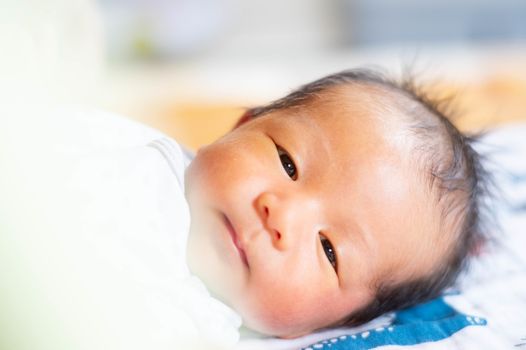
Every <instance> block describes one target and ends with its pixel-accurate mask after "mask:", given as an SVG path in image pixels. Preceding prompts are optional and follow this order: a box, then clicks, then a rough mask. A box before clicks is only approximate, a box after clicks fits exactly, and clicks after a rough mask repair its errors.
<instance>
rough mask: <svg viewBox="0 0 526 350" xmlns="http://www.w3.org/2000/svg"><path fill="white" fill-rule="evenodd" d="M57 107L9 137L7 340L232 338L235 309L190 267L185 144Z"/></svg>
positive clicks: (35, 344)
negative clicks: (13, 169)
mask: <svg viewBox="0 0 526 350" xmlns="http://www.w3.org/2000/svg"><path fill="white" fill-rule="evenodd" d="M61 114H63V115H64V116H65V117H61V118H60V119H56V118H52V119H46V123H42V124H40V126H41V127H42V128H41V129H37V130H38V131H36V130H34V131H36V132H35V133H34V134H32V133H31V132H24V133H20V134H16V133H14V134H13V133H11V134H10V136H11V138H12V140H11V142H10V143H9V144H8V145H7V147H8V150H9V154H8V156H10V157H8V158H10V159H8V160H11V162H9V163H5V164H4V165H5V166H7V167H17V165H16V164H15V163H18V169H17V171H16V172H13V176H11V180H12V181H9V179H4V180H5V181H2V185H3V186H2V188H3V189H6V190H7V191H8V192H10V193H9V195H8V196H7V197H5V196H4V197H3V203H2V204H3V206H4V208H3V209H5V210H6V211H3V213H4V214H5V213H7V215H6V216H5V218H6V219H7V220H6V221H5V224H6V227H3V229H2V236H1V238H0V246H1V247H2V248H1V249H2V250H4V252H2V253H5V254H2V261H1V266H2V268H1V269H0V273H1V279H0V280H1V281H2V287H3V288H2V290H1V293H2V294H1V295H0V297H1V303H2V304H3V305H2V308H1V309H2V319H3V320H5V324H2V326H5V327H7V328H4V327H2V332H0V333H2V336H1V338H0V344H1V345H2V346H1V348H10V349H13V350H18V349H23V348H28V349H32V350H40V349H54V350H56V349H68V350H74V349H90V350H95V349H126V350H132V349H156V350H157V349H170V350H173V349H196V348H203V349H210V348H214V349H215V348H218V349H222V348H230V347H232V346H233V345H234V344H235V343H236V342H237V340H238V337H239V335H238V327H239V326H240V324H241V320H240V318H239V316H238V315H237V314H236V313H234V312H233V311H232V310H231V309H230V308H228V307H227V306H225V305H224V304H222V303H221V302H219V301H218V300H216V299H214V298H212V297H210V295H209V294H208V292H207V290H206V288H205V287H204V285H203V284H202V283H201V282H200V280H198V279H197V278H196V277H193V276H192V275H191V274H190V273H189V271H188V269H187V266H186V257H185V250H186V239H187V234H188V229H189V212H188V207H187V204H186V201H185V199H184V193H183V191H184V187H183V181H184V169H185V166H186V164H187V163H188V161H189V160H188V159H187V158H185V156H184V154H183V152H182V150H181V148H180V147H179V145H177V144H176V143H175V142H174V141H172V140H170V139H168V138H166V137H164V136H163V135H162V134H160V133H158V132H156V131H154V130H151V129H149V128H146V127H144V126H142V125H139V124H136V123H133V122H131V121H128V120H124V119H120V118H117V117H115V116H112V115H109V114H105V113H100V112H94V111H86V112H75V111H64V112H62V113H61ZM37 124H39V123H38V122H37ZM14 135H16V137H14ZM2 168H5V167H4V166H3V167H2ZM6 198H7V199H8V200H7V201H6ZM6 329H9V332H5V331H6ZM7 345H9V346H7Z"/></svg>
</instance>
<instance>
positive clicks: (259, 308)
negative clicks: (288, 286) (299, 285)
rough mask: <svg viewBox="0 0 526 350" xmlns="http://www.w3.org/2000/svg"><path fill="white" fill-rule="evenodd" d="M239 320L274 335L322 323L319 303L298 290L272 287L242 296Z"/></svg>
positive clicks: (304, 330)
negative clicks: (269, 289)
mask: <svg viewBox="0 0 526 350" xmlns="http://www.w3.org/2000/svg"><path fill="white" fill-rule="evenodd" d="M245 300H247V303H246V304H245V305H244V306H243V307H244V310H243V311H244V314H242V316H243V320H244V323H245V324H246V326H247V327H249V328H252V329H254V330H256V331H258V332H261V333H265V334H270V335H274V336H298V335H300V334H303V333H308V332H310V331H313V330H315V329H317V328H319V327H321V326H323V325H320V322H323V321H322V319H324V318H325V317H324V316H325V315H323V308H322V305H323V303H322V302H321V303H320V300H312V299H311V298H310V297H308V296H306V295H305V293H304V292H303V293H302V291H300V290H298V291H296V292H294V293H287V292H286V291H281V292H280V291H279V288H276V289H274V290H271V291H267V293H265V294H261V293H254V294H253V295H251V297H250V298H246V299H245Z"/></svg>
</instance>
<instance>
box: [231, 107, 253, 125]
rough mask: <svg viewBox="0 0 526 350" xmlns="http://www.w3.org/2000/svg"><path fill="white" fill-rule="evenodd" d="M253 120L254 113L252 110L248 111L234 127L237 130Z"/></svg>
mask: <svg viewBox="0 0 526 350" xmlns="http://www.w3.org/2000/svg"><path fill="white" fill-rule="evenodd" d="M251 119H252V112H251V111H250V110H247V111H246V112H245V113H243V115H242V116H241V118H239V120H238V121H237V122H236V125H234V129H237V128H238V127H240V126H241V125H243V124H245V123H246V122H248V121H250V120H251Z"/></svg>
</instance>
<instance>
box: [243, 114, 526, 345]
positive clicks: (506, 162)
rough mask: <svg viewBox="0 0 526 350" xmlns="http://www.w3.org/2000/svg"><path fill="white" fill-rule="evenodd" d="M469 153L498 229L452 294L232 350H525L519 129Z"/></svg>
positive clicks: (246, 337) (524, 157)
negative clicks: (489, 187) (482, 167)
mask: <svg viewBox="0 0 526 350" xmlns="http://www.w3.org/2000/svg"><path fill="white" fill-rule="evenodd" d="M477 147H478V150H479V151H480V152H481V153H482V154H483V155H484V158H485V159H484V161H485V164H486V167H487V168H488V170H489V172H490V173H491V174H492V175H493V177H494V179H495V184H496V188H497V191H496V196H495V197H494V198H493V199H491V200H490V199H488V201H489V202H488V203H489V208H490V212H491V213H492V214H494V216H495V218H496V219H497V220H496V222H498V227H495V228H494V229H493V231H492V236H493V237H494V238H495V242H493V243H491V244H489V245H487V246H486V248H485V250H484V251H483V252H482V253H481V254H480V257H478V258H477V259H476V260H475V261H473V263H472V264H471V268H470V269H469V271H468V272H467V273H465V274H464V275H463V276H462V277H461V279H460V281H459V283H458V285H457V286H456V287H455V288H454V289H451V290H449V291H447V292H446V293H445V294H444V295H443V296H442V297H440V298H437V299H435V300H432V301H430V302H428V303H425V304H421V305H417V306H415V307H413V308H410V309H407V310H403V311H399V312H395V313H390V314H387V315H383V316H381V317H379V318H378V319H375V320H373V321H371V322H370V323H368V324H365V325H363V326H360V327H355V328H338V329H332V330H325V331H320V332H316V333H314V334H310V335H307V336H303V337H300V338H297V339H289V340H287V339H275V338H264V337H258V336H257V335H255V334H254V333H250V332H249V331H244V332H243V333H242V339H241V341H240V342H239V344H238V346H237V348H236V350H259V349H266V350H289V349H290V350H292V349H305V350H314V349H331V350H342V349H372V348H375V349H382V350H383V349H399V348H410V349H492V350H494V349H512V348H517V349H519V348H522V347H524V348H525V349H526V124H515V125H509V126H506V127H501V128H499V129H496V130H494V131H492V132H490V133H488V134H487V135H486V136H485V137H484V138H483V139H482V142H481V143H480V144H479V145H478V146H477Z"/></svg>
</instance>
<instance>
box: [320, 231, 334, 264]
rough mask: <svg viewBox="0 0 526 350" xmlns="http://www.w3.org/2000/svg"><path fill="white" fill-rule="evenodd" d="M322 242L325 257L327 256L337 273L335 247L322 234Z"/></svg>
mask: <svg viewBox="0 0 526 350" xmlns="http://www.w3.org/2000/svg"><path fill="white" fill-rule="evenodd" d="M320 240H321V245H322V247H323V251H324V252H325V255H327V259H329V262H330V263H331V265H332V267H333V268H334V271H337V269H336V251H335V250H334V247H333V246H332V243H331V242H330V241H329V240H328V239H327V237H325V236H324V235H322V234H320Z"/></svg>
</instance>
